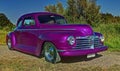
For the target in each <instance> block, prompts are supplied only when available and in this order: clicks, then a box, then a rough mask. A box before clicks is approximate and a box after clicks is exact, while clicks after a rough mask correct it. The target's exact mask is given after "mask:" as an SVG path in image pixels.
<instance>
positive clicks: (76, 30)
mask: <svg viewBox="0 0 120 71" xmlns="http://www.w3.org/2000/svg"><path fill="white" fill-rule="evenodd" d="M40 28H41V29H43V30H44V31H46V32H47V31H48V33H58V34H60V33H61V34H70V35H73V36H74V35H78V36H90V35H93V30H92V28H91V26H90V25H86V24H80V25H75V24H71V25H69V24H68V25H42V26H41V27H40ZM50 31H51V32H50Z"/></svg>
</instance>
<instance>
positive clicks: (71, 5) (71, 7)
mask: <svg viewBox="0 0 120 71" xmlns="http://www.w3.org/2000/svg"><path fill="white" fill-rule="evenodd" d="M67 4H68V7H67V13H66V14H67V17H69V21H71V20H72V21H73V22H75V20H76V19H77V16H78V13H77V8H76V1H75V0H68V1H67Z"/></svg>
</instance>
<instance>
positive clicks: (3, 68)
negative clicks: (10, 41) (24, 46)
mask: <svg viewBox="0 0 120 71" xmlns="http://www.w3.org/2000/svg"><path fill="white" fill-rule="evenodd" d="M0 71H120V52H109V51H107V52H102V53H99V54H98V55H97V56H96V57H95V58H92V59H86V58H85V57H68V58H64V59H63V60H62V62H60V63H57V64H51V63H48V62H46V61H45V60H44V58H37V57H35V56H31V55H28V54H24V53H21V52H18V51H10V50H9V49H8V48H7V46H0Z"/></svg>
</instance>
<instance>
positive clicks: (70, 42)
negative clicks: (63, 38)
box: [67, 36, 75, 45]
mask: <svg viewBox="0 0 120 71" xmlns="http://www.w3.org/2000/svg"><path fill="white" fill-rule="evenodd" d="M67 41H68V43H69V44H70V45H74V44H75V38H74V36H69V37H68V38H67Z"/></svg>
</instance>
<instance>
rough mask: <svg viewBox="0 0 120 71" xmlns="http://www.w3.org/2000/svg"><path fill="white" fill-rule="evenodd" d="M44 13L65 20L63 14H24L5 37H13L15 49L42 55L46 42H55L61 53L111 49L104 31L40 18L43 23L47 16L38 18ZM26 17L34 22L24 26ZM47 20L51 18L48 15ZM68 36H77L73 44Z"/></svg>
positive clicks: (69, 53) (89, 52)
mask: <svg viewBox="0 0 120 71" xmlns="http://www.w3.org/2000/svg"><path fill="white" fill-rule="evenodd" d="M41 16H42V17H44V16H50V17H51V18H53V17H54V16H57V17H58V19H59V21H61V18H62V19H64V17H63V16H61V15H57V14H53V13H48V12H39V13H31V14H26V15H23V16H22V17H20V18H19V20H18V23H17V27H16V29H15V30H14V31H13V32H10V33H9V34H8V35H7V38H6V40H7V39H8V38H10V39H11V41H12V47H13V49H16V50H19V51H22V52H25V53H29V54H32V55H36V56H39V55H40V54H41V51H42V49H43V45H44V43H45V42H51V43H53V44H54V45H55V47H56V49H57V51H58V53H59V54H60V56H81V55H88V54H93V53H98V52H101V51H105V50H107V49H108V47H107V46H104V44H103V42H102V41H101V37H102V34H101V33H96V32H94V31H93V30H92V28H91V27H90V25H86V24H79V25H75V24H63V23H62V24H60V23H59V24H58V22H57V21H54V23H50V22H51V21H50V22H49V23H50V24H49V23H41V21H42V22H44V19H43V20H40V19H39V17H41ZM26 19H27V21H26V23H27V22H30V21H31V20H32V22H31V23H33V21H34V24H32V25H29V24H28V25H25V24H26V23H25V20H26ZM30 19H31V20H30ZM58 19H57V20H58ZM45 20H49V19H47V18H45ZM20 22H21V24H20ZM52 22H53V21H52ZM61 22H63V21H61ZM64 22H65V21H64ZM69 36H73V37H74V38H75V43H74V44H73V45H70V44H69V43H68V41H67V39H68V37H69ZM6 42H7V41H6Z"/></svg>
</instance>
